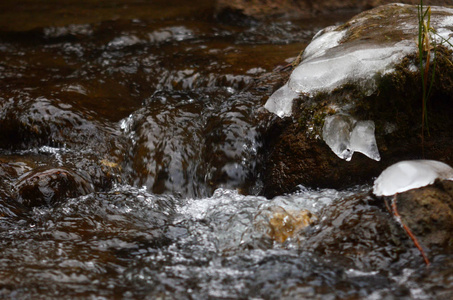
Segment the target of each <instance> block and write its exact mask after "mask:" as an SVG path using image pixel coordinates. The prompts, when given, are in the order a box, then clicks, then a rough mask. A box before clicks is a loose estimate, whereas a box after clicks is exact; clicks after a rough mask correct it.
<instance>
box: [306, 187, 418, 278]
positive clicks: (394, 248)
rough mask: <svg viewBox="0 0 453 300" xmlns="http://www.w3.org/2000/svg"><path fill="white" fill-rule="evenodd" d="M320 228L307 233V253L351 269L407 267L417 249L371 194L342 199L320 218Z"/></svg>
mask: <svg viewBox="0 0 453 300" xmlns="http://www.w3.org/2000/svg"><path fill="white" fill-rule="evenodd" d="M318 217H319V219H320V222H319V224H317V225H316V226H314V227H313V228H312V229H311V230H309V231H307V232H305V233H304V239H302V245H303V247H304V249H307V250H310V251H314V252H315V253H318V254H320V255H324V256H332V257H334V258H333V259H335V260H339V259H341V260H343V263H344V264H345V265H349V266H350V268H359V269H368V270H370V269H371V270H385V269H388V268H389V267H390V266H392V265H393V264H394V263H395V262H397V261H400V262H401V263H403V262H404V263H407V260H408V259H410V260H411V261H416V262H417V263H419V262H421V261H419V260H418V257H417V259H415V260H414V259H412V258H410V257H411V254H410V251H411V250H412V249H413V248H414V246H413V244H412V243H411V241H410V240H409V239H408V237H407V236H406V235H405V232H404V231H403V229H402V228H401V227H400V226H399V224H398V223H397V222H396V221H395V220H394V219H393V217H392V216H391V215H389V213H388V211H387V210H386V208H385V205H384V203H383V202H382V201H376V200H374V199H373V198H372V197H371V195H369V194H367V193H362V194H356V195H354V196H351V197H345V198H343V199H339V200H338V201H336V202H335V203H333V204H332V205H330V206H329V207H327V208H326V209H324V210H323V212H322V213H321V214H320V215H319V216H318Z"/></svg>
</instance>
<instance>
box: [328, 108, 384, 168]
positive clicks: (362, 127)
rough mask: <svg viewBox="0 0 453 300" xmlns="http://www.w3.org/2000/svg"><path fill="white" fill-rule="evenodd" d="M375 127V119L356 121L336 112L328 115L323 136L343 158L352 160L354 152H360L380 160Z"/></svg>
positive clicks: (331, 147)
mask: <svg viewBox="0 0 453 300" xmlns="http://www.w3.org/2000/svg"><path fill="white" fill-rule="evenodd" d="M374 129H375V126H374V122H373V121H369V120H368V121H356V120H355V119H354V118H352V117H351V116H349V115H346V114H336V115H333V116H328V117H326V119H325V121H324V126H323V129H322V138H323V139H324V141H325V142H326V144H327V145H328V146H329V147H330V149H332V151H333V152H334V153H335V154H336V155H337V156H338V157H339V158H341V159H345V160H347V161H350V160H351V158H352V155H353V154H354V152H360V153H363V154H365V155H366V156H368V157H369V158H371V159H374V160H377V161H379V160H380V159H381V156H380V155H379V150H378V147H377V144H376V138H375V136H374Z"/></svg>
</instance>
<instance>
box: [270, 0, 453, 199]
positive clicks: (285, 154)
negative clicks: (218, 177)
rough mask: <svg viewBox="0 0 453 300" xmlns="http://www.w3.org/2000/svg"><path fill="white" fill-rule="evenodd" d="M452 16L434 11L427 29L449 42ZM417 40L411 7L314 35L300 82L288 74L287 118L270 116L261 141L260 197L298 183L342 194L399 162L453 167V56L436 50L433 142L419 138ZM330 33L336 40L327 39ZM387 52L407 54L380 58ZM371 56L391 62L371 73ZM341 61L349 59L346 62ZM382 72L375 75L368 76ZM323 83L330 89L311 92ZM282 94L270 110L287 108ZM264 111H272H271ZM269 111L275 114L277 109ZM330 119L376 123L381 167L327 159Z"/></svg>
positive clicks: (373, 13) (391, 8)
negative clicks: (420, 160)
mask: <svg viewBox="0 0 453 300" xmlns="http://www.w3.org/2000/svg"><path fill="white" fill-rule="evenodd" d="M452 17H453V10H451V9H448V8H442V7H433V8H432V13H431V25H432V26H434V27H435V28H436V29H437V30H438V32H440V33H442V34H445V38H448V36H449V34H451V32H452V28H453V23H452V22H451V20H452ZM417 31H418V25H417V8H416V6H409V5H396V4H393V5H385V6H380V7H378V8H375V9H373V10H370V11H367V12H364V13H361V14H359V15H357V16H356V17H354V18H352V19H351V20H350V21H348V22H347V23H345V24H343V25H340V26H337V27H330V28H328V29H326V30H324V31H322V32H320V33H319V34H318V35H317V36H316V38H315V40H314V41H313V42H312V44H311V46H310V45H309V46H308V47H307V49H306V52H305V53H304V56H303V57H302V62H301V64H300V65H299V67H298V69H299V68H300V69H299V70H298V71H297V72H298V73H297V74H295V73H296V72H293V74H292V75H291V77H290V79H289V81H288V84H286V85H285V86H286V87H285V86H284V88H286V89H293V90H294V91H296V93H295V95H296V96H295V99H294V100H290V101H293V103H292V109H291V110H289V111H285V112H284V113H282V114H281V115H282V116H285V115H286V116H288V117H284V118H283V119H281V118H278V117H275V119H274V122H273V125H272V126H271V127H270V128H269V130H268V131H267V133H266V137H265V140H266V142H265V144H266V146H265V149H266V150H265V151H266V154H265V156H266V162H265V167H266V168H265V170H264V171H263V174H264V183H265V184H264V186H265V187H266V190H265V191H264V193H265V195H266V196H274V195H277V194H281V193H285V192H288V191H291V190H292V189H293V188H294V187H295V186H296V185H297V184H302V185H307V186H314V187H336V188H344V187H347V186H350V185H353V184H359V183H365V182H369V180H370V179H371V178H372V177H375V176H377V175H378V174H379V173H380V172H381V171H382V170H383V169H384V168H385V167H386V166H388V165H390V164H392V163H394V162H396V161H401V160H405V159H414V158H421V157H425V158H427V159H436V160H441V161H443V162H445V163H447V164H452V163H453V142H452V141H453V135H452V132H451V127H452V126H453V121H452V119H451V118H450V117H449V116H451V115H452V113H453V110H452V109H453V108H452V106H451V105H450V104H451V101H453V98H452V95H453V68H452V65H451V61H452V60H453V56H452V50H453V49H451V47H450V46H449V45H448V44H446V43H444V44H443V45H440V44H439V43H440V42H438V47H437V50H436V61H437V65H436V78H435V84H434V85H433V89H432V96H431V98H430V99H429V101H428V120H429V129H430V134H429V135H428V134H427V133H426V128H424V136H423V138H422V137H421V134H422V122H421V117H422V105H421V103H422V87H421V83H420V82H421V79H420V74H419V72H418V67H417V66H418V64H419V62H418V58H417V48H416V44H415V42H414V41H415V40H416V33H417ZM332 34H334V35H338V37H337V38H335V39H334V40H332V39H329V37H330V36H331V35H332ZM432 38H434V37H432ZM320 41H321V42H322V43H321V42H320ZM439 41H440V40H439ZM329 43H330V44H329ZM326 45H327V46H326ZM394 47H402V48H401V49H402V51H403V50H404V51H403V52H399V51H396V50H395V51H393V50H392V51H390V52H387V51H382V49H394ZM317 49H318V50H317ZM395 49H396V48H395ZM366 51H369V53H368V54H366ZM374 52H375V53H377V54H376V55H380V54H383V55H384V54H385V53H387V54H388V53H390V54H388V55H389V56H388V57H387V56H386V58H385V59H386V62H385V63H384V62H382V63H383V64H384V65H379V66H377V65H375V64H374V63H373V67H371V66H370V67H369V68H368V67H367V68H365V69H363V68H364V66H366V65H367V64H368V63H370V62H371V61H372V59H373V58H372V56H369V55H370V54H372V53H374ZM379 53H380V54H379ZM392 53H393V54H392ZM401 53H404V55H402V54H401ZM387 54H385V55H387ZM347 56H351V57H353V59H352V60H345V59H344V57H347ZM387 59H388V60H387ZM354 60H357V62H354ZM323 63H325V64H326V66H327V67H326V68H324V67H325V66H323V65H322V64H323ZM376 63H378V64H379V63H381V62H380V60H377V61H376ZM337 64H338V65H337ZM344 64H346V65H344ZM349 64H353V65H349ZM340 65H342V66H343V67H342V68H340V67H339V66H340ZM312 67H313V68H314V69H313V70H311V69H310V68H312ZM304 68H305V69H307V70H305V69H304ZM380 68H382V72H378V73H374V70H377V69H380ZM308 69H310V70H311V71H308ZM333 69H335V71H330V72H329V70H333ZM296 70H297V69H296ZM304 70H305V71H304ZM344 70H349V71H348V72H344ZM367 70H368V71H367ZM316 72H318V73H316ZM323 72H324V73H323ZM342 72H344V74H343V75H342V74H341V73H342ZM323 74H324V75H323ZM331 76H337V78H331ZM327 77H328V78H327ZM304 78H305V79H304ZM325 80H327V83H328V84H327V83H326V84H325V85H318V81H319V82H323V81H325ZM276 94H277V93H276ZM281 95H285V93H281V94H277V95H276V96H272V97H274V100H277V102H275V103H278V101H280V100H281V99H284V97H283V98H282V97H280V96H281ZM275 97H277V98H275ZM285 99H286V98H285ZM266 107H267V108H268V109H270V108H269V107H270V106H268V104H266ZM271 107H272V106H271ZM280 107H284V106H280ZM274 108H275V107H274ZM271 110H272V109H271ZM272 111H274V112H275V113H277V112H278V111H279V108H278V106H277V110H272ZM335 114H346V115H348V116H351V117H352V118H353V119H354V120H357V121H372V122H373V123H374V124H375V140H376V143H377V147H378V150H379V154H380V158H381V160H380V161H379V162H377V161H374V160H371V159H369V158H366V157H364V156H363V155H362V154H360V153H356V154H354V155H353V156H352V160H351V161H350V162H346V161H343V160H341V159H340V158H338V157H337V156H336V155H335V153H333V152H332V151H331V150H330V148H329V146H327V144H326V143H325V142H324V141H323V140H322V136H323V131H322V128H323V125H324V120H325V119H326V117H327V116H330V115H335ZM370 140H374V138H373V139H370ZM377 156H378V155H377ZM377 156H376V157H377Z"/></svg>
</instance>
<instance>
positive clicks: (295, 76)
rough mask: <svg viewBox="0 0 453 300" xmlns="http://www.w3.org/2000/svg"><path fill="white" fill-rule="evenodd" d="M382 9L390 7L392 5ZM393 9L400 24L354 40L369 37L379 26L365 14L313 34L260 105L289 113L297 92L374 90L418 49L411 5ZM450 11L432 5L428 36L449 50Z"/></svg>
mask: <svg viewBox="0 0 453 300" xmlns="http://www.w3.org/2000/svg"><path fill="white" fill-rule="evenodd" d="M387 7H389V8H390V9H391V6H387ZM398 7H399V9H400V10H398V11H401V12H400V13H399V16H400V17H401V22H398V23H397V24H395V25H394V28H393V30H392V31H389V32H386V31H384V32H383V33H384V36H379V35H377V37H376V36H373V38H372V39H370V38H369V37H366V38H358V36H359V35H361V34H362V35H365V34H368V35H370V32H372V30H371V31H370V29H372V28H376V29H377V30H375V31H376V32H379V30H382V28H383V26H381V27H374V26H375V24H372V23H371V22H369V19H370V16H362V17H360V15H359V17H357V18H356V19H353V20H352V21H350V22H349V24H348V26H344V25H340V26H338V27H335V26H331V27H327V28H325V29H324V30H322V31H320V32H319V33H318V34H316V35H315V36H314V38H313V40H312V41H311V43H310V44H309V45H308V46H307V48H306V49H305V51H304V55H303V56H302V62H301V63H300V64H299V66H298V67H297V68H296V69H295V70H294V71H293V73H292V74H291V76H290V78H289V80H288V82H287V83H286V84H285V85H284V86H283V87H282V88H280V89H279V90H277V91H276V92H275V93H274V94H273V95H271V97H270V98H269V99H268V101H267V103H266V105H265V108H266V109H268V110H269V111H270V112H272V113H275V114H277V115H278V116H280V117H285V116H289V115H291V106H292V102H293V100H294V99H295V98H297V96H298V95H300V94H303V95H305V96H308V97H313V96H315V95H317V94H318V93H320V92H326V93H329V92H332V91H334V90H335V89H337V88H340V87H342V86H344V85H345V84H349V85H351V84H352V85H354V86H355V87H356V88H357V90H359V91H361V92H362V93H363V94H364V95H367V96H369V95H371V94H373V93H374V92H375V91H376V90H377V80H378V79H379V78H381V76H382V75H385V74H388V73H392V72H394V68H395V66H396V65H398V64H400V63H401V62H402V61H403V59H404V58H405V57H407V56H409V55H411V54H417V51H418V49H417V45H416V43H415V40H416V37H417V36H416V33H417V28H418V24H417V23H416V22H417V18H416V13H415V12H414V15H410V14H407V12H404V9H405V8H406V7H407V8H409V7H410V6H406V5H399V6H398ZM395 11H397V10H395ZM448 14H450V15H448ZM451 14H453V9H449V8H445V7H432V9H431V25H432V26H433V27H434V28H435V29H436V35H433V36H432V38H433V40H435V41H436V43H437V44H443V45H445V46H447V47H450V48H453V47H451V44H452V43H451V41H450V42H449V43H447V42H445V41H446V40H448V39H449V38H450V37H451V36H452V34H453V30H452V28H453V26H452V25H453V16H452V15H451ZM395 15H398V14H397V13H395ZM414 16H415V17H414ZM371 18H373V17H371ZM392 18H394V17H392ZM367 22H368V23H370V24H368V23H367ZM364 24H365V25H364ZM370 36H371V35H370ZM414 71H417V68H415V70H414Z"/></svg>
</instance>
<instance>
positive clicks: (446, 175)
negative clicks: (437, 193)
mask: <svg viewBox="0 0 453 300" xmlns="http://www.w3.org/2000/svg"><path fill="white" fill-rule="evenodd" d="M438 178H439V179H444V180H453V168H451V167H450V166H449V165H447V164H445V163H443V162H440V161H435V160H408V161H401V162H398V163H396V164H394V165H391V166H390V167H388V168H387V169H385V170H384V171H383V172H382V173H381V175H379V177H378V178H377V179H376V180H375V181H374V186H373V193H374V194H375V195H376V196H392V195H395V194H397V193H402V192H405V191H408V190H412V189H417V188H420V187H424V186H427V185H430V184H433V183H434V181H435V180H436V179H438Z"/></svg>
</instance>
